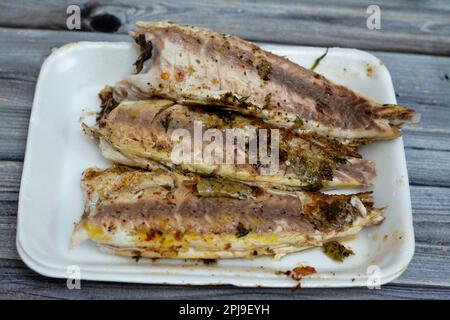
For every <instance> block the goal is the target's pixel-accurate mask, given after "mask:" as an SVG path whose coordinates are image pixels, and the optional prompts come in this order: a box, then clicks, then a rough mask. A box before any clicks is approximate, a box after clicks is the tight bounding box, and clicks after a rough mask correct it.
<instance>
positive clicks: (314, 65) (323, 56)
mask: <svg viewBox="0 0 450 320" xmlns="http://www.w3.org/2000/svg"><path fill="white" fill-rule="evenodd" d="M327 54H328V48H327V50H326V51H325V53H324V54H323V55H321V56H320V57H318V58H317V59H316V61H314V64H313V65H312V67H311V70H312V71H314V69H316V68H317V66H318V65H319V63H320V61H322V59H323V58H325V57H326V55H327Z"/></svg>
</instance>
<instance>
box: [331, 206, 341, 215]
mask: <svg viewBox="0 0 450 320" xmlns="http://www.w3.org/2000/svg"><path fill="white" fill-rule="evenodd" d="M339 212H341V209H340V208H339V206H338V205H337V204H336V203H332V204H330V215H331V216H332V217H335V216H337V215H338V214H339Z"/></svg>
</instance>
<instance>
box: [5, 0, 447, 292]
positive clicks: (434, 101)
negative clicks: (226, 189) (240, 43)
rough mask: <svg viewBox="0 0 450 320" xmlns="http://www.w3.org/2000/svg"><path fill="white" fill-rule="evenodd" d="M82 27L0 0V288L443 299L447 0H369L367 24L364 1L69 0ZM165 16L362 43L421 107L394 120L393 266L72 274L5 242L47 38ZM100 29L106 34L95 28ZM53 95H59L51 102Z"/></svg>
mask: <svg viewBox="0 0 450 320" xmlns="http://www.w3.org/2000/svg"><path fill="white" fill-rule="evenodd" d="M74 2H75V3H78V4H79V5H80V8H81V14H82V30H81V31H67V28H66V17H67V15H66V9H67V3H66V2H65V1H50V0H46V1H24V3H23V4H20V1H12V0H10V1H2V2H1V3H0V49H1V50H0V242H1V246H0V298H1V299H4V298H13V299H17V298H30V299H34V298H37V299H42V298H52V299H73V298H84V299H97V298H104V299H120V298H124V299H134V298H144V299H145V298H160V299H165V298H188V299H191V298H202V299H203V298H204V299H210V298H222V299H240V300H243V299H310V298H320V299H323V298H324V299H329V298H337V299H347V298H360V299H380V298H447V299H448V298H450V79H449V77H450V3H449V2H448V1H445V0H443V1H400V0H395V1H387V0H386V1H374V2H376V4H378V5H379V6H380V8H381V30H368V29H367V27H366V19H367V17H368V14H367V13H366V8H367V6H368V5H369V4H372V1H367V4H365V3H364V1H356V0H354V1H317V0H311V1H302V2H299V1H284V0H277V1H274V2H273V3H272V2H270V1H232V0H228V1H209V2H208V3H207V4H203V3H202V1H169V0H165V1H125V0H118V1H78V2H77V1H74ZM139 19H141V20H163V19H171V20H174V21H176V22H180V23H188V24H194V25H199V26H208V27H212V28H214V29H217V30H219V31H223V32H227V33H234V34H237V35H239V36H241V37H243V38H246V39H249V40H253V41H265V42H278V43H287V44H298V45H315V46H327V47H329V46H341V47H351V48H359V49H364V50H369V51H371V52H372V53H374V54H375V55H376V56H377V57H379V58H380V59H381V60H383V61H384V62H385V64H386V65H387V67H388V69H389V70H390V72H391V75H392V78H393V82H394V86H395V90H396V93H397V99H398V102H399V104H400V105H405V106H408V107H412V108H414V109H416V110H417V111H419V112H420V113H421V114H422V121H421V122H420V124H419V125H415V126H408V127H405V129H404V140H405V148H406V157H407V161H408V169H409V177H410V182H411V197H412V206H413V214H414V228H415V235H416V251H415V255H414V258H413V260H412V262H411V264H410V265H409V267H408V269H407V270H406V271H405V273H404V274H403V275H402V276H401V277H400V278H398V279H397V280H395V281H393V282H392V283H390V284H388V285H385V286H383V287H382V289H381V290H369V289H366V288H354V289H313V290H311V289H302V290H299V291H297V292H295V293H293V292H291V290H290V289H264V288H250V289H249V288H236V287H232V286H211V287H207V286H203V287H189V286H166V285H138V284H122V283H103V282H82V290H68V289H67V288H66V282H65V280H61V279H50V278H46V277H43V276H41V275H39V274H37V273H35V272H33V271H31V270H30V269H28V268H27V267H26V266H25V265H24V263H23V262H22V261H21V260H20V258H19V256H18V254H17V251H16V241H15V240H16V213H17V199H18V193H19V186H20V178H21V172H22V161H23V158H24V151H25V142H26V136H27V128H28V121H29V115H30V109H31V105H32V99H33V94H34V87H35V84H36V79H37V76H38V73H39V69H40V67H41V64H42V62H43V60H44V59H45V57H46V56H48V54H49V53H50V51H51V49H52V48H54V47H58V46H61V45H63V44H65V43H68V42H73V41H79V40H104V41H123V40H127V39H128V37H127V36H126V35H125V33H126V32H127V31H128V30H130V29H132V28H133V22H134V21H135V20H139ZM96 31H108V32H115V33H99V32H96ZM61 103H62V104H63V103H64V101H61Z"/></svg>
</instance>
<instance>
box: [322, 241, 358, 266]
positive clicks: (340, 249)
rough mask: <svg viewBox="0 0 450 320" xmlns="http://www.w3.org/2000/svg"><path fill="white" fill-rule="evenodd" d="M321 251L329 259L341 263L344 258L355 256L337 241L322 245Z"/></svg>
mask: <svg viewBox="0 0 450 320" xmlns="http://www.w3.org/2000/svg"><path fill="white" fill-rule="evenodd" d="M323 251H324V252H325V254H326V255H327V256H329V257H330V258H331V259H333V260H336V261H339V262H342V261H344V258H346V257H348V256H350V255H353V254H355V253H354V252H353V251H352V250H351V249H347V248H346V247H345V246H344V245H342V244H340V243H339V242H337V241H331V242H328V243H325V244H324V245H323Z"/></svg>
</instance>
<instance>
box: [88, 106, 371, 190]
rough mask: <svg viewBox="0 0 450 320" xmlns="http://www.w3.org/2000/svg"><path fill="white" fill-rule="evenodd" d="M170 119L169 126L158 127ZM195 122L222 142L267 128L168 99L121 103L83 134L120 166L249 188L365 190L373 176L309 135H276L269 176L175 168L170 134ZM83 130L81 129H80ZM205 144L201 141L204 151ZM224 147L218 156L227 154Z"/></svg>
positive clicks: (344, 150)
mask: <svg viewBox="0 0 450 320" xmlns="http://www.w3.org/2000/svg"><path fill="white" fill-rule="evenodd" d="M167 119H169V120H170V122H169V123H168V127H167V128H165V127H164V126H163V124H164V122H165V121H166V120H167ZM194 121H202V123H203V124H204V125H205V128H204V129H203V130H205V129H207V128H206V127H208V128H215V129H218V130H220V132H221V134H222V136H223V137H224V138H223V141H224V142H225V139H226V138H225V136H226V134H225V129H228V128H240V129H243V130H245V132H247V133H249V135H251V130H252V129H255V131H254V132H256V129H261V128H265V129H271V128H272V127H270V126H268V125H267V124H265V123H263V122H262V121H260V120H258V119H252V118H247V117H244V116H241V115H239V114H236V113H232V112H225V113H223V112H219V113H216V112H205V110H204V109H201V108H195V107H190V106H183V105H179V104H174V103H173V102H171V101H170V100H161V99H160V100H143V101H123V102H121V103H120V104H119V105H118V106H117V107H115V108H114V109H113V110H112V111H110V113H108V114H103V118H101V119H99V121H98V122H97V124H96V125H95V126H94V127H92V128H90V129H88V131H89V132H90V134H91V135H94V136H96V137H97V138H99V141H100V149H101V151H102V154H103V155H104V156H105V157H106V158H108V159H110V160H112V161H114V162H116V163H119V164H124V165H129V166H137V167H141V168H150V169H151V168H157V167H161V164H162V165H164V166H166V167H168V168H170V169H175V170H177V171H179V172H185V171H189V172H194V173H198V174H203V175H218V176H220V177H223V178H227V179H232V180H236V181H239V182H243V183H247V184H250V185H260V186H266V187H272V188H280V189H303V190H318V189H333V188H344V187H350V188H351V187H367V186H370V185H371V184H372V183H373V180H374V178H375V176H376V170H375V166H374V164H373V163H372V162H370V161H368V160H363V159H359V157H360V155H359V154H358V153H357V152H356V151H355V150H354V149H353V148H349V147H347V146H343V145H341V144H340V143H339V142H338V141H333V140H331V139H324V138H322V137H320V136H316V135H314V134H311V133H304V134H302V135H300V136H298V135H294V134H291V133H290V132H288V131H286V130H279V131H280V159H279V170H278V171H277V172H274V173H273V174H270V175H263V174H260V169H261V168H258V166H255V165H252V164H212V163H199V164H195V163H181V164H175V163H174V162H173V160H172V158H171V153H172V150H173V148H174V145H175V142H173V141H172V139H171V135H172V133H173V132H174V130H176V129H180V128H181V129H187V130H188V131H189V132H190V134H191V137H192V138H193V137H194V132H193V131H194V129H193V127H194ZM85 131H86V130H85ZM209 143H210V142H204V144H203V148H204V149H205V148H206V147H207V146H208V144H209ZM225 148H226V147H224V150H223V154H224V155H225V153H226V149H225Z"/></svg>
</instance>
